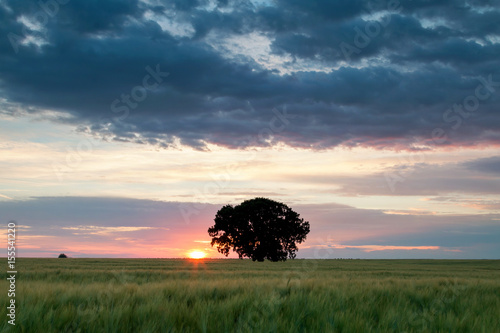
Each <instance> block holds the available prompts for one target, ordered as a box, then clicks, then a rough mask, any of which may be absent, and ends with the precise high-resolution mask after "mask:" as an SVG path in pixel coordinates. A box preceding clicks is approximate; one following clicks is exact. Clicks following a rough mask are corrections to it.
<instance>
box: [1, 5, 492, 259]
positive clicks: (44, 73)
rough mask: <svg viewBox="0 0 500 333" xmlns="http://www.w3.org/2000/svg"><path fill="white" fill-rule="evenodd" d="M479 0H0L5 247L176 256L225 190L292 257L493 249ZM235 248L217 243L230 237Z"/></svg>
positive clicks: (488, 92)
mask: <svg viewBox="0 0 500 333" xmlns="http://www.w3.org/2000/svg"><path fill="white" fill-rule="evenodd" d="M498 22H500V1H496V0H491V1H487V0H485V1H479V0H478V1H469V0H461V1H460V0H436V1H425V0H411V1H410V0H399V1H398V0H387V1H385V0H373V1H361V0H336V1H333V0H332V1H319V0H309V1H301V0H274V1H267V0H259V1H257V0H239V1H231V0H171V1H159V0H137V1H134V0H130V1H118V0H100V1H97V0H46V1H43V0H42V1H14V0H0V170H1V171H0V172H1V174H0V216H1V217H2V221H3V222H2V223H3V224H4V228H3V230H1V231H0V233H1V234H3V235H4V236H6V233H7V223H8V222H9V221H11V220H13V221H16V224H17V242H18V243H17V253H18V255H19V256H24V257H55V256H57V255H58V254H59V253H66V254H67V255H68V256H70V257H75V258H80V257H124V258H125V257H148V258H172V257H175V258H178V257H186V256H188V255H189V253H190V252H191V251H194V250H197V251H204V252H205V253H206V254H207V256H208V257H213V258H221V257H222V256H221V255H220V254H218V253H217V251H216V249H214V248H212V247H211V246H210V240H211V239H210V237H209V236H208V233H207V229H208V228H209V227H210V226H212V225H213V219H214V217H215V214H216V212H217V210H218V209H220V208H221V207H222V206H224V205H226V204H232V205H237V204H239V203H241V202H242V201H244V200H248V199H252V198H255V197H266V198H270V199H273V200H277V201H280V202H283V203H285V204H287V205H288V206H290V207H291V208H292V209H294V210H295V211H296V212H298V213H299V214H300V216H301V217H302V218H304V219H305V220H307V221H309V222H310V226H311V232H310V234H309V235H308V237H307V239H306V241H305V242H304V243H302V244H300V245H299V251H298V253H297V257H298V258H370V259H379V258H390V259H396V258H434V259H441V258H444V259H447V258H449V259H459V258H465V259H500V241H499V240H500V196H499V194H500V154H499V147H500V57H499V55H500V25H499V24H498ZM233 257H234V255H233Z"/></svg>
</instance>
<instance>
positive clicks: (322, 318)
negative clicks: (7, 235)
mask: <svg viewBox="0 0 500 333" xmlns="http://www.w3.org/2000/svg"><path fill="white" fill-rule="evenodd" d="M17 270H18V272H19V273H18V274H17V282H16V305H17V307H16V312H17V313H16V326H15V327H12V326H11V325H8V324H7V320H5V318H6V306H7V304H8V303H7V302H8V299H7V290H8V285H7V281H6V279H5V278H4V279H2V282H1V283H0V285H1V290H3V291H2V292H1V296H0V297H1V298H0V299H1V304H2V314H1V315H2V317H3V318H4V319H3V320H2V323H1V326H0V331H1V332H217V333H220V332H500V261H498V260H497V261H486V260H482V261H479V260H478V261H465V260H464V261H462V260H460V261H458V260H457V261H444V260H289V261H287V262H284V263H283V262H280V263H271V262H264V263H258V262H252V261H249V260H231V259H228V260H206V259H205V260H181V259H179V260H166V259H165V260H163V259H148V260H142V259H31V258H30V259H28V258H20V259H18V262H17Z"/></svg>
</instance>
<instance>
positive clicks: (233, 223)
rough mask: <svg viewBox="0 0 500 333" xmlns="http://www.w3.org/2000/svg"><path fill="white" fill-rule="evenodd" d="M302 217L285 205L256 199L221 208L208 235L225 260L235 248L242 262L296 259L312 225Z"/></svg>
mask: <svg viewBox="0 0 500 333" xmlns="http://www.w3.org/2000/svg"><path fill="white" fill-rule="evenodd" d="M299 216H300V215H299V214H297V213H296V212H294V211H293V210H292V209H290V208H289V207H288V206H287V205H285V204H283V203H280V202H276V201H273V200H270V199H266V198H255V199H252V200H247V201H244V202H242V203H241V204H239V205H237V206H234V207H233V206H231V205H226V206H224V207H222V208H221V209H220V210H219V211H218V212H217V214H216V216H215V219H214V222H215V225H213V226H212V227H210V228H209V229H208V234H209V235H210V237H212V243H211V244H212V246H214V245H217V251H219V252H220V253H222V254H224V255H225V256H226V257H227V256H228V254H229V251H230V250H231V248H232V250H233V251H235V252H236V253H238V256H239V257H240V259H241V258H244V257H248V258H252V260H253V261H255V260H258V261H264V259H269V260H271V261H285V260H286V259H287V258H290V259H294V258H295V251H297V250H298V248H297V244H300V243H302V242H303V241H304V240H305V239H306V235H307V234H308V233H309V222H307V221H304V219H301V218H300V217H299Z"/></svg>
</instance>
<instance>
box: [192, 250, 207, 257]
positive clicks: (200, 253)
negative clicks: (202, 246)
mask: <svg viewBox="0 0 500 333" xmlns="http://www.w3.org/2000/svg"><path fill="white" fill-rule="evenodd" d="M206 255H207V254H206V253H205V252H203V251H198V250H193V251H191V252H189V253H188V256H189V258H191V259H202V258H205V257H206Z"/></svg>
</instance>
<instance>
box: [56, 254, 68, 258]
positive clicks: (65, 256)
mask: <svg viewBox="0 0 500 333" xmlns="http://www.w3.org/2000/svg"><path fill="white" fill-rule="evenodd" d="M67 257H68V256H67V255H65V254H64V253H61V254H60V255H59V257H58V258H67Z"/></svg>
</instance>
